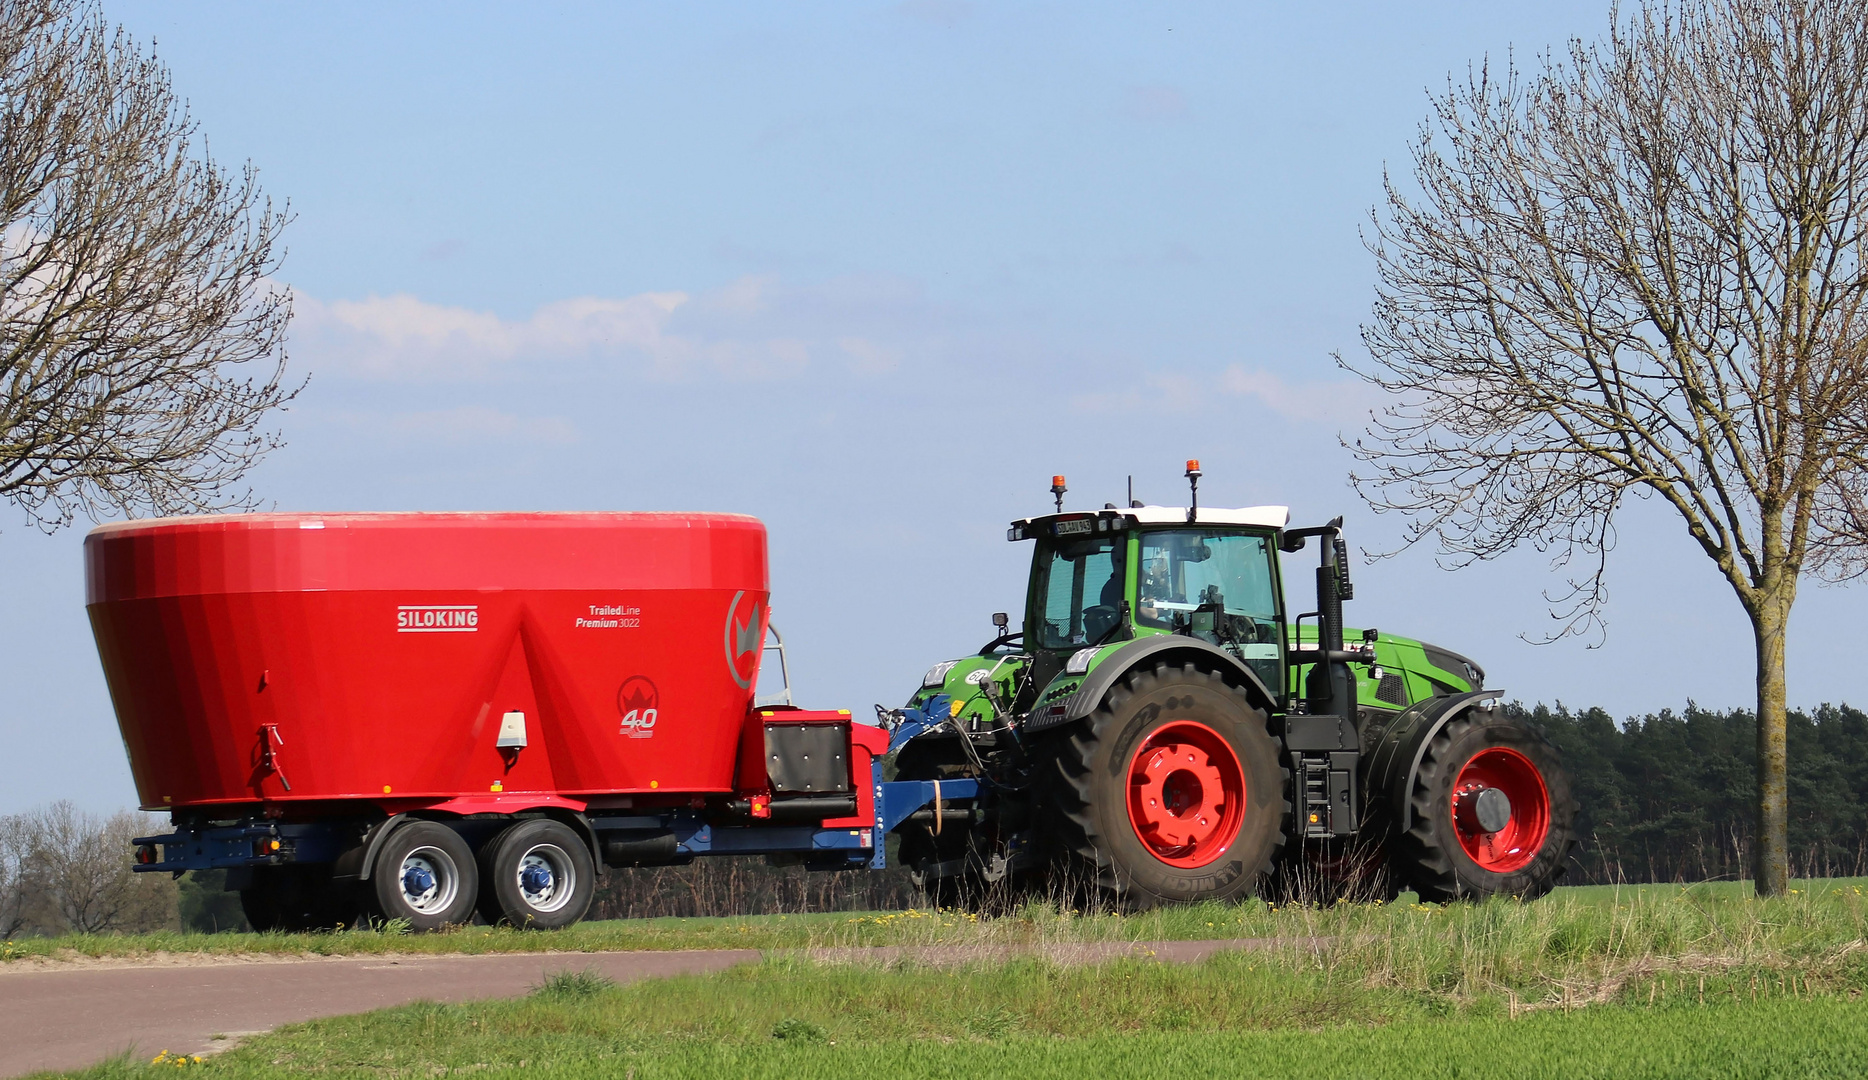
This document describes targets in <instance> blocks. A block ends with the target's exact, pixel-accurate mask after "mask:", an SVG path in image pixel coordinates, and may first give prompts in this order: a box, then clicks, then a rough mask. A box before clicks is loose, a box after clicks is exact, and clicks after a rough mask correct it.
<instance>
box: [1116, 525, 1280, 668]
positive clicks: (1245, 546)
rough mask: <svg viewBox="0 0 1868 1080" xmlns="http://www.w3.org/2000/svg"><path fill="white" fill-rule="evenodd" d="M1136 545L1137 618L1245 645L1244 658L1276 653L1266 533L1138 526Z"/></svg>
mask: <svg viewBox="0 0 1868 1080" xmlns="http://www.w3.org/2000/svg"><path fill="white" fill-rule="evenodd" d="M1141 547H1142V550H1141V574H1140V581H1139V584H1138V587H1137V589H1136V592H1137V597H1136V611H1135V621H1136V622H1138V623H1141V624H1142V625H1144V626H1156V627H1160V628H1162V629H1165V630H1186V631H1190V632H1191V633H1193V634H1195V635H1197V636H1199V637H1204V638H1208V639H1209V640H1214V641H1215V642H1216V643H1223V644H1237V645H1242V646H1246V648H1245V649H1244V652H1245V656H1246V659H1248V660H1252V659H1270V660H1275V659H1276V657H1277V650H1276V648H1275V646H1276V644H1277V642H1278V604H1277V599H1276V596H1275V593H1274V591H1273V588H1272V577H1271V547H1270V543H1269V541H1268V539H1267V538H1266V537H1263V536H1252V535H1248V534H1241V533H1220V532H1211V531H1207V530H1203V529H1184V530H1178V529H1177V530H1175V531H1173V532H1149V533H1143V534H1142V538H1141ZM1254 645H1257V646H1260V648H1257V649H1254V648H1252V647H1251V646H1254ZM1267 645H1269V646H1273V648H1272V649H1271V651H1270V652H1269V654H1267V653H1266V652H1265V649H1264V648H1263V646H1267Z"/></svg>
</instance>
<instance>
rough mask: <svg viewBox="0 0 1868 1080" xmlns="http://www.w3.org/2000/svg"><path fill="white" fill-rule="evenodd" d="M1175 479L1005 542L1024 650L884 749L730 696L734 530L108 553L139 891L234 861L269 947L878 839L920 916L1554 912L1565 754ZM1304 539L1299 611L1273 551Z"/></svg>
mask: <svg viewBox="0 0 1868 1080" xmlns="http://www.w3.org/2000/svg"><path fill="white" fill-rule="evenodd" d="M1200 475H1201V474H1200V470H1199V463H1198V462H1194V461H1190V462H1188V467H1187V476H1188V479H1189V482H1190V484H1193V485H1196V486H1194V487H1193V488H1192V489H1191V490H1190V499H1189V505H1188V506H1186V507H1163V506H1144V505H1142V504H1140V503H1136V502H1134V501H1133V500H1130V505H1128V506H1124V507H1117V506H1115V505H1114V504H1113V503H1109V504H1105V505H1104V507H1103V508H1102V509H1101V510H1095V511H1066V510H1065V509H1064V506H1063V497H1064V493H1065V491H1066V490H1067V488H1066V487H1065V484H1064V478H1063V477H1061V476H1059V477H1055V478H1053V483H1052V488H1051V491H1052V495H1053V497H1054V499H1055V503H1056V505H1055V508H1054V511H1053V512H1052V513H1049V514H1042V515H1038V516H1035V517H1030V518H1021V519H1019V520H1017V521H1014V522H1012V523H1011V527H1010V529H1009V530H1008V533H1007V539H1008V540H1011V541H1013V542H1025V541H1033V542H1035V545H1034V550H1033V553H1032V556H1031V558H1032V563H1031V566H1032V571H1031V578H1030V586H1029V589H1028V591H1027V596H1026V599H1025V611H1024V625H1023V629H1022V630H1020V631H1013V630H1011V629H1010V619H1009V616H1007V615H1005V614H999V615H995V616H994V618H993V622H994V628H995V636H994V638H993V639H992V640H991V641H989V642H987V643H986V645H985V646H984V647H983V648H980V649H979V650H977V651H976V652H974V653H971V654H969V655H966V656H962V657H959V658H956V659H953V660H946V661H942V662H940V663H938V664H936V665H934V667H933V668H931V669H929V671H928V672H927V674H926V675H925V676H924V677H923V678H922V680H921V683H920V685H919V686H918V687H917V688H915V689H914V690H913V691H912V693H911V694H910V695H909V697H908V700H907V702H906V703H905V705H903V706H902V707H900V708H887V707H884V706H882V705H877V706H876V707H875V713H876V723H874V724H870V723H864V722H859V721H858V720H857V719H856V718H855V717H854V716H852V714H851V713H850V711H849V710H846V709H836V710H806V709H801V708H798V707H796V706H795V705H794V704H792V702H791V700H790V693H789V687H786V688H785V692H784V693H783V694H782V695H781V696H780V697H779V698H778V699H776V700H771V701H765V702H762V701H760V700H759V698H758V697H757V689H758V687H759V684H760V683H759V680H760V674H761V667H762V664H763V662H764V659H765V657H766V654H767V652H768V648H767V641H768V635H771V640H772V641H773V642H774V643H777V644H778V650H779V651H778V656H779V659H780V670H781V672H782V670H783V651H782V649H783V646H782V639H779V638H777V637H776V632H775V631H773V630H772V629H771V626H770V615H771V604H770V599H771V586H770V581H769V580H768V573H767V560H766V535H765V529H764V526H763V525H761V524H760V523H759V522H758V521H757V520H756V519H754V518H750V517H743V516H737V515H727V514H646V513H587V514H327V515H316V514H248V515H233V516H203V517H190V518H168V519H161V520H155V521H141V522H126V523H121V524H113V525H105V526H102V527H100V528H97V529H95V530H93V531H92V532H91V533H90V535H89V536H88V537H87V538H86V541H85V566H86V575H87V586H86V597H87V601H86V602H87V606H88V610H89V612H90V617H91V624H92V628H93V630H94V632H95V635H96V638H97V644H98V651H99V655H100V657H101V658H102V661H103V667H104V673H105V677H106V680H107V682H108V684H109V687H110V693H111V699H112V702H113V703H114V705H115V708H116V713H117V719H118V723H119V726H120V728H121V730H122V733H123V741H124V746H125V748H126V750H127V752H128V754H129V758H130V765H131V770H132V773H133V775H134V777H135V781H136V787H137V792H138V796H139V798H140V800H141V803H142V805H143V807H144V808H145V809H149V810H158V811H167V812H168V813H169V815H170V819H171V822H172V831H170V832H168V833H165V834H163V835H160V836H150V837H142V838H139V839H138V840H137V841H136V844H137V846H136V850H135V861H136V869H137V870H139V871H145V872H161V871H167V872H171V873H176V874H180V873H183V872H186V871H189V870H204V869H225V870H227V871H228V872H229V873H228V886H229V887H230V888H234V889H238V890H239V892H240V896H241V902H242V906H243V908H244V909H245V911H246V913H247V918H248V920H249V921H250V922H251V923H252V924H253V925H254V926H255V927H256V928H259V929H275V928H276V929H309V928H315V927H331V926H336V925H340V924H350V923H354V922H356V921H357V920H359V919H379V920H389V921H397V920H401V921H405V922H406V923H407V924H408V925H409V926H410V927H412V928H415V929H436V928H439V927H442V926H447V925H450V924H458V923H463V922H466V921H468V920H470V919H473V918H474V917H476V915H477V916H478V917H480V918H483V919H485V920H487V921H489V922H505V923H509V924H511V925H514V926H520V927H533V928H549V927H557V926H565V925H569V924H570V923H573V922H575V921H577V920H578V919H579V918H581V917H582V916H583V915H584V913H585V911H586V910H587V909H588V908H589V905H590V902H591V898H592V896H593V894H594V891H595V886H596V879H597V875H598V874H599V873H600V872H602V870H603V869H606V868H616V867H631V866H659V865H670V864H677V863H683V862H687V861H689V860H692V859H694V858H697V857H700V856H706V855H721V854H731V855H763V856H765V857H767V858H768V859H769V860H772V861H774V862H777V863H782V864H793V865H802V866H805V867H807V868H809V869H813V870H853V869H864V868H869V869H880V868H883V867H885V866H887V865H888V860H889V854H888V850H889V849H888V845H887V839H888V837H889V836H890V835H891V834H893V835H895V836H897V837H899V841H900V842H899V845H898V850H897V854H896V857H897V858H898V859H899V860H900V862H901V863H902V864H903V865H905V866H906V867H908V868H909V869H910V871H911V872H912V873H913V875H914V878H915V880H916V881H917V882H918V883H919V884H920V886H921V887H922V889H923V890H924V891H925V892H926V893H927V894H928V896H929V897H930V899H931V900H933V901H934V902H935V903H938V904H942V905H946V904H956V905H965V906H972V907H980V906H984V905H985V904H986V903H987V902H988V900H989V898H992V897H997V898H999V899H1002V900H1012V899H1016V897H1017V896H1018V895H1020V894H1021V893H1024V892H1029V891H1033V890H1037V891H1044V892H1048V893H1051V894H1057V893H1058V892H1059V890H1077V891H1081V892H1084V893H1086V894H1089V895H1087V896H1086V898H1087V899H1091V900H1100V901H1106V902H1108V903H1111V904H1113V905H1116V906H1119V907H1127V908H1139V907H1147V906H1151V905H1155V904H1162V903H1180V902H1192V901H1201V900H1227V899H1235V898H1239V897H1243V896H1248V895H1252V894H1253V893H1255V892H1257V891H1260V890H1261V889H1262V888H1263V887H1264V886H1265V883H1266V882H1268V881H1270V882H1274V883H1276V882H1283V883H1284V884H1283V885H1282V886H1279V887H1281V888H1285V889H1286V890H1287V891H1288V890H1289V888H1290V883H1291V882H1294V881H1309V882H1311V886H1310V887H1311V890H1312V892H1313V893H1315V894H1318V895H1322V896H1325V897H1329V898H1334V897H1336V896H1339V895H1351V894H1357V895H1375V896H1383V895H1386V896H1392V895H1395V894H1396V893H1398V892H1399V891H1401V890H1402V889H1404V888H1413V889H1415V890H1417V891H1418V892H1419V893H1420V894H1421V895H1422V896H1423V897H1425V898H1428V899H1434V900H1453V899H1458V898H1462V897H1475V896H1487V895H1495V894H1506V895H1515V896H1521V897H1534V896H1539V895H1542V894H1543V893H1545V892H1548V891H1549V890H1550V888H1551V887H1552V886H1553V885H1554V884H1555V883H1556V881H1557V880H1558V879H1559V878H1560V877H1561V876H1562V874H1563V873H1564V871H1565V869H1566V867H1567V864H1568V860H1569V855H1570V852H1571V850H1572V848H1573V846H1574V844H1575V832H1574V818H1575V814H1576V805H1575V800H1574V798H1573V797H1572V795H1571V791H1570V783H1569V779H1568V776H1567V773H1566V772H1565V770H1564V769H1563V767H1562V763H1561V760H1560V758H1559V755H1558V754H1557V751H1556V749H1555V747H1554V746H1552V745H1551V744H1550V742H1549V740H1548V739H1547V738H1545V737H1544V735H1543V733H1542V732H1541V731H1539V730H1537V729H1536V727H1535V725H1532V724H1530V723H1529V722H1528V721H1526V720H1525V719H1524V718H1523V717H1521V716H1517V715H1514V714H1510V713H1508V712H1506V711H1504V710H1501V709H1498V708H1496V707H1495V706H1494V705H1493V704H1492V703H1493V702H1495V700H1496V699H1497V697H1498V696H1499V692H1498V691H1497V690H1496V689H1492V688H1487V687H1486V686H1485V674H1484V672H1483V671H1482V670H1481V669H1480V668H1479V666H1478V665H1477V664H1475V663H1473V662H1472V661H1470V660H1468V659H1466V658H1465V657H1464V656H1461V655H1460V654H1458V653H1455V652H1452V651H1451V650H1447V649H1442V648H1439V647H1437V646H1434V645H1429V644H1427V643H1425V642H1421V641H1417V640H1414V639H1410V638H1404V637H1400V636H1397V635H1394V634H1387V633H1381V632H1378V631H1375V630H1366V631H1362V632H1361V633H1360V634H1359V640H1358V643H1357V644H1355V645H1353V646H1352V645H1350V644H1348V642H1347V640H1346V634H1348V633H1349V632H1348V631H1347V630H1346V627H1345V625H1344V619H1343V602H1344V601H1346V600H1348V599H1350V598H1351V597H1352V596H1353V590H1352V588H1351V586H1350V583H1349V576H1348V561H1347V547H1346V545H1345V544H1344V542H1343V540H1342V539H1341V536H1340V532H1341V519H1340V518H1338V519H1336V520H1334V521H1331V522H1328V523H1326V524H1324V525H1318V526H1310V527H1304V528H1291V527H1289V520H1288V518H1289V515H1288V511H1287V510H1286V509H1285V508H1284V507H1281V506H1277V507H1246V508H1240V509H1224V508H1210V507H1209V508H1201V507H1200V506H1199V505H1198V499H1197V483H1198V479H1199V477H1200ZM1312 540H1315V541H1316V542H1317V546H1318V549H1319V555H1320V558H1319V563H1318V566H1317V569H1316V571H1315V581H1316V589H1317V598H1316V605H1315V608H1314V609H1313V610H1310V611H1305V612H1301V613H1293V612H1292V611H1291V610H1289V609H1288V608H1287V606H1286V603H1285V596H1284V584H1283V571H1282V570H1281V564H1280V560H1279V558H1278V556H1279V554H1280V553H1283V554H1288V555H1294V554H1296V553H1298V552H1301V551H1302V550H1303V549H1304V548H1305V547H1306V546H1307V545H1308V543H1309V542H1310V541H1312ZM1306 620H1310V622H1309V625H1308V626H1306V625H1305V622H1306ZM885 772H886V778H885ZM1371 880H1372V881H1373V885H1370V884H1369V882H1370V881H1371ZM1371 890H1372V891H1371Z"/></svg>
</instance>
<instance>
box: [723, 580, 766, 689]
mask: <svg viewBox="0 0 1868 1080" xmlns="http://www.w3.org/2000/svg"><path fill="white" fill-rule="evenodd" d="M764 643H765V618H764V612H762V611H760V610H759V601H757V600H753V599H749V598H748V597H747V596H746V593H745V590H743V589H742V590H741V591H739V592H736V593H734V594H733V602H732V603H731V604H728V605H727V608H726V668H727V670H728V671H729V672H731V673H732V675H733V681H734V682H736V683H738V684H739V686H740V688H741V689H743V690H750V689H752V683H753V680H754V679H757V678H758V677H759V653H760V651H761V650H760V648H759V647H760V646H761V645H763V644H764Z"/></svg>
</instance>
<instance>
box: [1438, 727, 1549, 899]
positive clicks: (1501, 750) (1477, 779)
mask: <svg viewBox="0 0 1868 1080" xmlns="http://www.w3.org/2000/svg"><path fill="white" fill-rule="evenodd" d="M1452 803H1453V805H1452V815H1453V827H1454V832H1455V833H1456V834H1457V836H1458V838H1459V846H1460V848H1461V849H1462V850H1463V851H1465V853H1466V855H1467V857H1469V858H1470V859H1472V861H1473V862H1475V863H1477V864H1478V865H1479V868H1480V869H1482V870H1486V871H1489V872H1491V873H1495V874H1509V873H1514V872H1516V871H1519V870H1522V869H1524V868H1525V867H1526V866H1529V865H1530V864H1531V861H1532V860H1533V859H1535V858H1537V853H1538V852H1539V851H1541V850H1543V846H1544V840H1545V839H1546V838H1547V837H1548V836H1549V835H1550V819H1551V809H1550V792H1549V790H1548V789H1547V788H1546V787H1545V786H1544V777H1543V774H1542V773H1540V772H1539V771H1538V770H1537V765H1536V764H1535V763H1533V762H1532V761H1531V759H1530V758H1528V757H1525V756H1524V755H1523V754H1521V753H1519V752H1518V751H1516V750H1513V749H1511V748H1510V747H1506V746H1492V747H1487V748H1486V749H1484V750H1481V751H1479V752H1478V753H1476V754H1474V755H1473V756H1472V757H1471V758H1470V759H1469V760H1468V761H1467V762H1466V764H1465V765H1464V766H1462V767H1461V768H1460V770H1459V775H1458V777H1457V778H1456V779H1455V780H1454V783H1453V798H1452Z"/></svg>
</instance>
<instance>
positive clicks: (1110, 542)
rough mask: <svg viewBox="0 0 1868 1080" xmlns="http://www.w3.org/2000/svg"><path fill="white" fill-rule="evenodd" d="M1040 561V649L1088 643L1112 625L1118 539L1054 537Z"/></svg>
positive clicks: (1116, 608)
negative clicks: (1056, 540) (1054, 540)
mask: <svg viewBox="0 0 1868 1080" xmlns="http://www.w3.org/2000/svg"><path fill="white" fill-rule="evenodd" d="M1040 565H1041V569H1040V571H1039V573H1040V578H1039V580H1038V582H1037V586H1038V590H1037V594H1038V596H1039V597H1040V598H1042V599H1041V602H1042V603H1043V605H1044V606H1043V609H1042V610H1041V611H1040V612H1039V613H1038V634H1037V637H1038V641H1037V644H1038V645H1039V646H1040V647H1042V648H1049V649H1065V648H1070V647H1072V646H1077V645H1089V644H1092V643H1094V642H1097V641H1100V640H1102V639H1103V638H1104V637H1105V636H1106V635H1107V634H1108V633H1109V632H1110V631H1111V630H1113V629H1114V628H1115V626H1116V624H1117V622H1118V620H1119V618H1120V614H1121V604H1122V586H1123V541H1122V540H1121V539H1118V538H1116V537H1107V538H1099V539H1095V540H1087V539H1086V540H1075V541H1059V542H1057V544H1056V545H1055V546H1054V547H1052V548H1051V551H1050V557H1049V558H1048V559H1045V560H1044V561H1043V562H1042V563H1041V564H1040Z"/></svg>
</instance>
